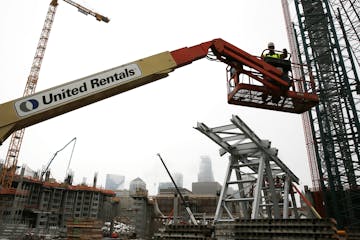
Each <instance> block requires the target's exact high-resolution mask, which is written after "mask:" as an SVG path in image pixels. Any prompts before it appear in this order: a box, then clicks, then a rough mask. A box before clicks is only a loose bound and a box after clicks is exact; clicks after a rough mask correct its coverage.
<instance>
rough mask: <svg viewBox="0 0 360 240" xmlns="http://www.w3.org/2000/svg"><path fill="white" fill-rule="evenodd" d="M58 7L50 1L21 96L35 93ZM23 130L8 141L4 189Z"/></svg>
mask: <svg viewBox="0 0 360 240" xmlns="http://www.w3.org/2000/svg"><path fill="white" fill-rule="evenodd" d="M64 1H65V2H67V3H68V4H70V5H72V6H74V7H76V8H77V9H78V10H79V12H81V13H83V14H85V15H91V16H94V17H95V18H96V20H98V21H103V22H106V23H108V22H109V21H110V20H109V18H107V17H105V16H103V15H101V14H99V13H97V12H94V11H92V10H90V9H88V8H85V7H83V6H81V5H80V4H77V3H75V2H73V1H71V0H64ZM57 6H58V0H51V2H50V4H49V8H48V12H47V14H46V18H45V22H44V26H43V29H42V31H41V34H40V39H39V42H38V45H37V49H36V52H35V56H34V59H33V63H32V66H31V70H30V74H29V76H28V79H27V82H26V85H25V90H24V94H23V96H28V95H30V94H33V93H35V90H36V86H37V82H38V79H39V73H40V69H41V64H42V61H43V59H44V55H45V50H46V46H47V42H48V41H49V36H50V32H51V29H52V25H53V22H54V18H55V13H56V9H57ZM24 133H25V129H18V130H17V131H15V132H14V133H13V134H12V136H11V140H10V144H9V149H8V152H7V154H6V159H5V163H4V165H3V168H2V171H1V175H0V184H1V186H2V187H4V188H10V187H11V183H12V180H13V177H14V174H15V171H16V166H17V162H18V158H19V153H20V148H21V143H22V140H23V137H24Z"/></svg>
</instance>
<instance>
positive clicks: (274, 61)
mask: <svg viewBox="0 0 360 240" xmlns="http://www.w3.org/2000/svg"><path fill="white" fill-rule="evenodd" d="M287 57H288V52H287V49H286V48H284V49H283V51H282V52H281V51H276V50H275V45H274V43H273V42H269V43H268V48H267V49H266V50H265V51H264V52H263V53H262V55H261V58H262V59H263V60H264V61H265V62H267V63H269V64H271V65H273V66H274V67H276V68H279V69H280V70H281V71H282V72H283V75H282V77H281V78H282V79H283V80H285V81H286V82H288V84H289V86H288V87H290V84H291V81H290V78H289V71H291V64H290V61H289V60H286V58H287ZM269 81H270V82H273V81H272V80H271V79H270V80H269ZM275 84H276V83H275ZM288 87H287V88H286V87H285V88H284V87H283V86H281V88H283V91H286V90H287V89H288ZM266 99H267V94H263V95H262V100H263V101H264V102H266ZM279 100H280V97H279V96H273V98H272V102H273V103H277V102H279Z"/></svg>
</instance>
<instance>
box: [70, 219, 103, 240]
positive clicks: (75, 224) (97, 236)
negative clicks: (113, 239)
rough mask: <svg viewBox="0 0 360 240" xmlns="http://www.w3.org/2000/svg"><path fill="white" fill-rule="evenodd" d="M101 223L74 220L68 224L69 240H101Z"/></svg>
mask: <svg viewBox="0 0 360 240" xmlns="http://www.w3.org/2000/svg"><path fill="white" fill-rule="evenodd" d="M101 225H102V224H101V221H98V220H94V219H74V220H71V221H67V222H66V227H67V239H68V240H79V239H81V240H101V239H102V232H101Z"/></svg>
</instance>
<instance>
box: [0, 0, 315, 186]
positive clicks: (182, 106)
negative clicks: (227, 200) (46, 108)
mask: <svg viewBox="0 0 360 240" xmlns="http://www.w3.org/2000/svg"><path fill="white" fill-rule="evenodd" d="M49 2H50V1H44V0H27V1H0V32H1V38H0V52H1V59H0V61H1V62H0V72H1V75H2V80H1V88H0V102H1V103H3V102H7V101H10V100H12V99H15V98H18V97H21V96H22V95H23V91H24V87H25V84H26V80H27V77H28V75H29V73H30V68H31V64H32V61H33V57H34V54H35V50H36V47H37V43H38V40H39V37H40V32H41V29H42V27H43V23H44V20H45V16H46V13H47V9H48V4H49ZM77 2H78V3H80V4H82V5H84V6H86V7H88V8H91V9H93V10H94V11H97V12H99V13H101V14H103V15H105V16H107V17H109V18H110V19H111V21H110V23H108V24H106V23H103V22H98V21H96V20H95V19H94V18H93V17H91V16H85V15H83V14H81V13H79V12H78V11H77V10H76V8H75V7H73V6H71V5H69V4H67V3H65V2H63V1H61V0H59V6H58V8H57V13H56V16H55V21H54V24H53V28H52V31H51V34H50V39H49V42H48V46H47V50H46V53H45V58H44V60H43V64H42V68H41V71H40V77H39V82H38V85H37V91H40V90H44V89H46V88H50V87H53V86H56V85H59V84H62V83H65V82H68V81H72V80H75V79H78V78H81V77H84V76H88V75H90V74H93V73H96V72H99V71H103V70H106V69H109V68H112V67H115V66H119V65H123V64H126V63H128V62H132V61H135V60H138V59H140V58H144V57H148V56H151V55H153V54H157V53H160V52H163V51H172V50H176V49H178V48H182V47H186V46H193V45H197V44H199V43H202V42H206V41H209V40H212V39H214V38H222V39H224V40H226V41H228V42H230V43H232V44H234V45H236V46H238V47H239V48H241V49H243V50H245V51H247V52H248V53H250V54H253V55H260V53H261V51H262V50H263V49H264V48H266V45H267V42H269V41H273V42H275V45H276V46H277V48H279V49H282V48H284V47H286V48H288V49H289V47H288V42H287V35H286V31H285V24H284V21H283V16H282V8H281V2H280V1H269V0H253V1H239V0H226V1H222V2H221V3H220V1H215V0H208V1H190V0H183V1H166V0H154V1H145V0H131V1H118V0H104V1H101V2H100V1H95V0H87V1H77ZM225 68H226V65H224V64H223V63H219V62H211V61H208V60H206V59H202V60H199V61H197V62H194V63H192V64H191V65H188V66H186V67H183V68H179V69H177V70H175V71H174V72H172V73H171V74H170V76H169V77H167V78H165V79H162V80H159V81H157V82H154V83H151V84H149V85H146V86H143V87H140V88H137V89H134V90H131V91H129V92H125V93H122V94H120V95H117V96H114V97H111V98H109V99H106V100H103V101H101V102H97V103H95V104H92V105H90V106H87V107H84V108H82V109H79V110H76V111H73V112H70V113H67V114H65V115H62V116H59V117H57V118H54V119H51V120H48V121H45V122H42V123H39V124H37V125H34V126H31V127H28V128H27V129H26V131H25V136H24V140H23V143H22V147H21V151H20V157H19V164H20V165H22V164H27V165H28V166H29V167H31V168H32V169H34V170H37V169H40V168H42V166H43V165H45V164H46V163H47V162H48V161H49V160H50V158H51V157H52V156H53V154H54V153H55V152H56V151H57V150H59V149H61V148H62V147H63V146H64V145H65V144H66V143H68V142H69V141H70V140H71V139H72V138H73V137H77V143H76V147H75V150H74V155H73V157H72V162H71V166H70V168H71V169H72V170H73V171H74V172H75V183H80V182H81V181H82V179H83V177H86V178H87V182H88V183H89V184H91V181H92V178H93V176H94V173H95V172H98V173H99V177H98V178H99V181H98V184H99V185H102V186H104V185H105V176H106V174H107V173H112V174H120V175H125V177H126V182H129V181H131V180H132V179H134V178H136V177H140V178H142V179H143V180H144V181H145V182H146V183H147V187H148V189H149V191H150V193H155V187H157V183H158V182H159V181H169V180H170V179H169V177H168V176H167V174H166V172H165V169H164V168H163V166H162V164H161V162H160V160H159V159H158V157H157V156H156V154H157V153H161V155H162V157H163V159H164V160H165V162H166V164H167V166H168V168H169V170H170V171H171V172H181V173H183V175H184V187H187V188H189V189H191V182H194V181H196V180H197V173H198V170H199V163H200V156H201V155H209V156H210V158H211V159H212V165H213V171H214V176H215V180H216V181H218V182H220V183H222V182H223V178H224V176H225V170H226V166H227V161H228V160H227V157H220V156H219V155H218V150H219V147H218V146H217V145H216V144H215V143H213V142H211V140H210V139H208V138H207V137H205V136H204V135H202V134H201V133H200V132H198V131H197V130H195V129H193V127H195V126H196V123H197V122H204V123H205V124H207V125H208V126H210V127H215V126H220V125H225V124H229V123H230V118H231V115H232V114H235V115H238V116H239V117H240V118H241V119H242V120H243V121H245V123H246V124H247V125H248V126H249V127H250V128H252V129H253V130H254V131H255V133H256V134H257V135H258V136H259V137H260V138H264V139H269V140H271V141H272V146H274V147H276V148H278V149H279V157H280V158H281V159H282V161H283V162H285V164H287V166H288V167H289V168H290V169H291V170H292V171H293V172H294V173H295V174H296V175H297V176H298V177H299V178H300V182H301V184H310V183H311V180H310V174H309V167H308V162H307V156H306V149H305V144H304V134H303V128H302V121H301V115H295V114H289V113H280V112H272V111H269V110H261V109H252V108H249V107H240V106H233V105H228V104H227V101H226V94H227V92H226V91H227V90H226V79H225V77H226V75H225ZM0 114H1V113H0ZM9 139H10V138H9ZM9 139H8V140H7V141H5V142H4V144H3V145H2V146H0V158H2V159H4V158H5V156H6V153H7V151H8V144H9ZM70 151H71V146H69V147H68V148H67V149H66V150H65V151H63V152H61V153H60V154H59V155H58V156H57V157H56V158H55V160H54V162H53V164H52V166H51V170H52V175H53V176H54V177H55V178H57V179H58V180H63V178H64V177H65V171H66V167H67V165H68V161H69V158H70Z"/></svg>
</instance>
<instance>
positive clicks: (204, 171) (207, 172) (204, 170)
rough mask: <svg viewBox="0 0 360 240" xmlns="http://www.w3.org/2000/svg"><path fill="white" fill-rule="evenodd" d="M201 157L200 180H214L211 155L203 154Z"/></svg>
mask: <svg viewBox="0 0 360 240" xmlns="http://www.w3.org/2000/svg"><path fill="white" fill-rule="evenodd" d="M200 159H201V161H200V167H199V173H198V182H214V174H213V171H212V167H211V159H210V157H209V156H201V157H200Z"/></svg>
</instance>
